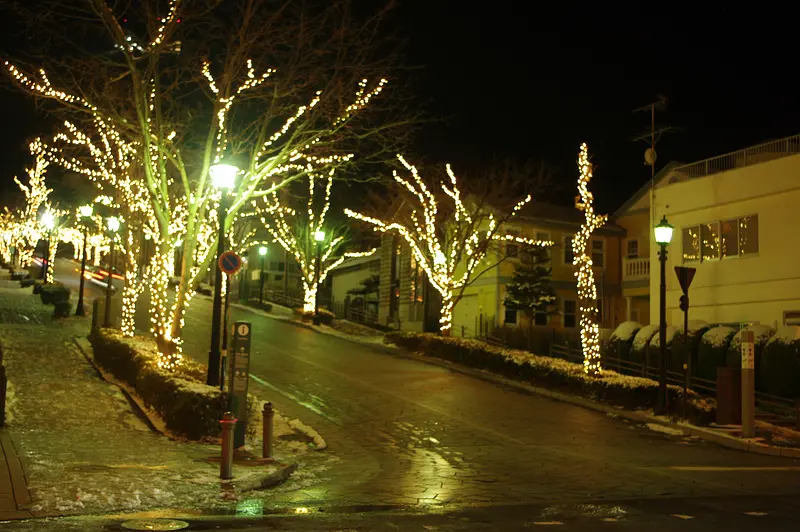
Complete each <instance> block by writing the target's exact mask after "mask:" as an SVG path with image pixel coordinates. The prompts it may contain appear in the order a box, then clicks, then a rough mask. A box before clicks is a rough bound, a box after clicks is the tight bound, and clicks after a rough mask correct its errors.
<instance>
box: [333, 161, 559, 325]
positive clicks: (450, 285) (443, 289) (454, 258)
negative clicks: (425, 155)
mask: <svg viewBox="0 0 800 532" xmlns="http://www.w3.org/2000/svg"><path fill="white" fill-rule="evenodd" d="M397 158H398V160H399V161H400V163H401V164H402V165H403V167H405V169H406V170H408V172H409V173H410V174H411V177H412V178H413V179H404V178H403V177H401V176H400V174H399V173H398V172H397V171H394V172H393V176H394V180H395V182H396V183H397V184H398V185H400V186H401V187H402V189H401V190H404V191H407V192H410V198H409V201H410V205H412V206H411V207H410V211H408V216H407V217H406V218H407V220H406V221H402V222H386V221H383V220H380V219H378V218H377V217H372V216H366V215H364V214H361V213H358V212H355V211H352V210H350V209H346V210H345V213H346V214H347V215H348V216H350V217H351V218H355V219H357V220H361V221H363V222H366V223H368V224H371V225H372V226H373V229H374V230H375V231H380V232H383V233H396V234H399V235H400V236H401V237H402V238H403V239H404V240H405V241H406V243H407V244H408V245H409V247H410V248H411V252H412V254H413V256H414V258H415V260H416V261H417V263H418V264H419V265H420V266H421V267H422V268H423V270H424V271H425V273H426V274H427V276H428V280H429V281H430V283H431V285H433V287H434V288H435V289H436V291H437V292H439V294H440V295H441V296H442V308H441V313H440V317H439V328H440V330H441V331H442V334H445V335H446V334H449V332H450V328H451V327H452V322H453V309H454V308H455V306H456V305H457V304H458V302H459V301H460V300H461V298H462V297H463V295H464V290H465V288H466V287H467V286H469V285H470V284H471V283H472V282H474V281H475V280H476V279H477V278H478V277H480V275H482V274H483V273H484V272H486V271H488V270H489V269H491V268H493V267H495V266H497V264H498V263H499V260H502V259H499V260H493V259H492V258H491V257H489V256H488V255H489V252H490V251H492V244H493V243H495V242H497V241H513V242H518V243H523V244H528V245H531V246H545V245H552V242H544V241H534V240H530V239H526V238H522V237H519V236H513V235H509V234H504V232H503V230H502V226H503V224H504V223H505V222H507V221H508V220H509V219H511V218H512V217H514V216H515V215H516V214H517V213H518V212H519V210H520V209H522V207H523V206H525V205H526V204H527V203H528V202H530V201H531V196H530V195H528V196H526V197H525V198H523V199H522V200H520V201H518V202H517V203H515V204H513V207H510V208H508V209H506V210H505V212H502V211H500V210H499V209H498V208H497V207H496V206H495V205H492V202H491V201H489V197H487V196H483V197H478V196H477V195H475V196H474V197H469V195H468V194H462V191H461V190H460V189H459V185H458V182H457V180H456V176H455V174H454V173H453V171H452V169H451V168H450V165H449V164H448V165H446V169H447V176H448V181H449V182H445V181H441V182H440V188H441V190H442V192H443V193H444V196H442V195H441V194H439V195H435V194H434V193H433V192H431V190H430V189H429V188H428V186H427V185H426V184H425V182H424V181H423V180H422V178H421V176H420V175H419V172H418V171H417V168H416V167H414V166H412V165H411V164H409V163H408V162H406V160H405V159H404V158H403V157H402V156H400V155H398V156H397ZM437 196H438V197H437ZM500 196H501V194H495V195H494V197H493V198H492V199H493V200H498V199H499V198H500ZM444 202H448V203H450V204H451V205H450V208H449V209H448V210H444V211H441V210H440V206H441V205H442V204H443V203H444ZM485 259H489V260H488V262H489V265H488V266H487V265H486V264H485V263H484V261H485ZM481 267H483V270H482V271H480V272H479V271H478V270H479V268H481Z"/></svg>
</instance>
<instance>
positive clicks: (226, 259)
mask: <svg viewBox="0 0 800 532" xmlns="http://www.w3.org/2000/svg"><path fill="white" fill-rule="evenodd" d="M241 267H242V258H241V257H240V256H239V255H237V254H236V253H234V252H233V251H226V252H225V253H223V254H222V255H220V256H219V269H220V270H222V271H223V272H225V273H227V274H228V275H233V274H235V273H236V272H238V271H239V268H241Z"/></svg>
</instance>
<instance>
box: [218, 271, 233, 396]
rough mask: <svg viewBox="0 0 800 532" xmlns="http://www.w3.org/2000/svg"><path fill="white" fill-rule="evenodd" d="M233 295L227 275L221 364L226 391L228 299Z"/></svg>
mask: <svg viewBox="0 0 800 532" xmlns="http://www.w3.org/2000/svg"><path fill="white" fill-rule="evenodd" d="M230 293H231V276H230V275H228V274H225V309H224V312H223V313H222V352H221V357H220V359H221V363H220V378H219V389H220V390H224V389H225V366H226V364H227V363H228V360H227V359H228V310H229V308H230V307H229V306H228V298H229V297H230Z"/></svg>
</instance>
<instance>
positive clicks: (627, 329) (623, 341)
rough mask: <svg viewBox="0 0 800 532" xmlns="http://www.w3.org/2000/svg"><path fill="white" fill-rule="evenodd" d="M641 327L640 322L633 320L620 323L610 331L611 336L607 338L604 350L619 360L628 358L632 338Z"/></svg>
mask: <svg viewBox="0 0 800 532" xmlns="http://www.w3.org/2000/svg"><path fill="white" fill-rule="evenodd" d="M641 328H642V326H641V324H639V323H637V322H635V321H626V322H623V323H621V324H620V325H619V327H617V328H616V329H614V332H613V333H611V338H610V339H609V340H608V347H607V351H606V352H607V353H608V355H609V356H611V357H613V358H618V359H620V360H630V359H631V348H632V346H633V338H634V337H635V336H636V333H638V332H639V330H640V329H641Z"/></svg>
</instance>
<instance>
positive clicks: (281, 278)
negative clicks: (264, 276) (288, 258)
mask: <svg viewBox="0 0 800 532" xmlns="http://www.w3.org/2000/svg"><path fill="white" fill-rule="evenodd" d="M275 281H276V282H277V281H283V275H276V276H275Z"/></svg>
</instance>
